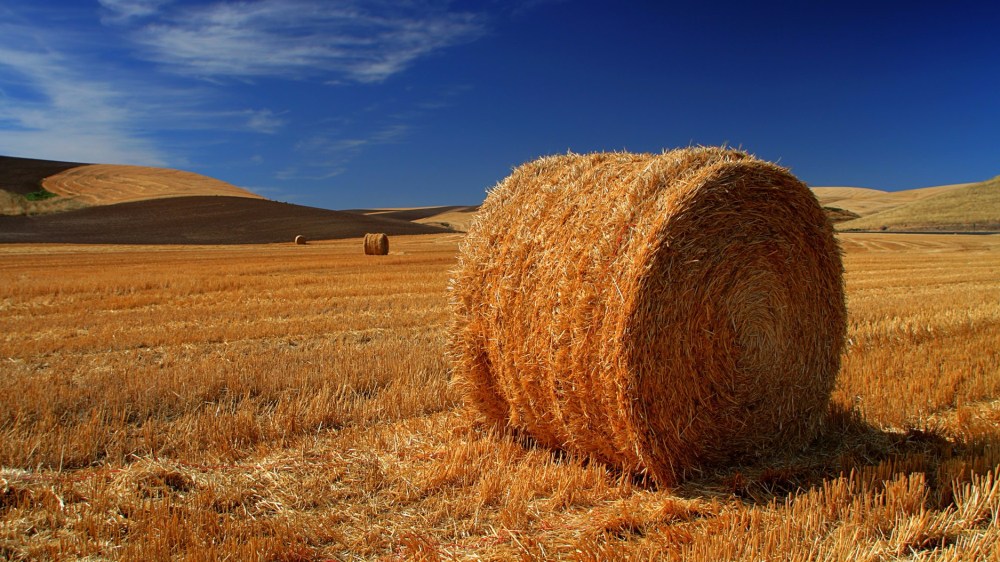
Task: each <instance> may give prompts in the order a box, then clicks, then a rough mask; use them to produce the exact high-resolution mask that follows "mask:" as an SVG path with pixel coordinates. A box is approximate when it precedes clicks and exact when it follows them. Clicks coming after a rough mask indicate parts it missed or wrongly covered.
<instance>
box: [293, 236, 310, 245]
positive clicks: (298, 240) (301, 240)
mask: <svg viewBox="0 0 1000 562" xmlns="http://www.w3.org/2000/svg"><path fill="white" fill-rule="evenodd" d="M307 242H308V241H307V240H306V237H305V236H302V235H301V234H299V235H298V236H296V237H295V243H296V244H299V245H305V244H306V243H307Z"/></svg>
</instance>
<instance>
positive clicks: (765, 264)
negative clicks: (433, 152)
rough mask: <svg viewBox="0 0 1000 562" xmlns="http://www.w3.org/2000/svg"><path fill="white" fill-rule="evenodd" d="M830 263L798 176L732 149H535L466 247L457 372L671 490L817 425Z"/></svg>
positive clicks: (586, 448) (836, 296)
mask: <svg viewBox="0 0 1000 562" xmlns="http://www.w3.org/2000/svg"><path fill="white" fill-rule="evenodd" d="M842 277H843V267H842V265H841V260H840V251H839V248H838V245H837V242H836V240H835V238H834V235H833V230H832V228H831V226H830V223H829V222H828V220H827V218H826V216H825V214H824V213H823V210H822V208H821V207H820V205H819V204H818V203H817V201H816V198H815V197H814V196H813V194H812V193H811V192H810V190H809V189H808V188H807V187H806V186H805V185H804V184H803V183H802V182H800V181H799V180H797V179H796V178H795V177H794V176H792V175H791V174H790V173H789V172H788V171H787V170H785V169H784V168H780V167H778V166H776V165H773V164H770V163H766V162H762V161H759V160H756V159H754V158H753V157H751V156H749V155H747V154H746V153H744V152H740V151H736V150H727V149H721V148H688V149H682V150H675V151H671V152H666V153H664V154H658V155H654V154H627V153H606V154H589V155H576V154H569V155H565V156H552V157H547V158H542V159H540V160H537V161H534V162H531V163H528V164H525V165H523V166H521V167H520V168H517V169H516V170H514V172H513V173H512V174H511V175H510V177H508V178H507V179H505V180H504V181H502V182H501V183H500V184H498V185H497V186H496V187H495V188H494V189H493V190H492V191H491V192H490V194H489V196H488V197H487V199H486V201H485V203H484V204H483V207H482V209H481V210H480V212H479V215H478V217H477V218H476V220H475V221H474V222H473V224H472V225H471V227H470V230H469V233H468V236H467V238H466V240H465V242H464V244H463V246H462V249H461V252H460V261H459V267H458V269H457V271H456V273H455V277H454V279H453V281H452V289H453V307H454V311H455V322H454V324H453V326H452V332H451V339H452V344H453V350H454V351H453V353H454V356H455V357H454V381H455V385H456V387H457V388H458V389H459V391H460V393H461V394H462V395H464V397H465V399H466V402H467V403H468V404H469V405H470V406H471V407H472V409H473V412H475V413H478V414H479V415H480V416H481V417H485V418H486V419H487V420H490V421H492V422H495V423H497V424H500V425H502V426H506V427H509V428H512V429H513V430H515V431H516V432H520V433H526V434H528V435H530V436H532V437H533V438H534V439H535V440H536V441H537V442H540V443H542V444H545V445H548V446H551V447H556V448H560V449H564V450H567V451H570V452H573V453H577V454H581V455H585V456H589V457H593V458H597V459H600V460H603V461H605V462H607V463H611V464H613V465H616V466H618V467H620V468H622V469H624V470H626V471H630V472H634V473H638V474H645V475H647V476H649V477H651V478H652V479H653V480H654V481H655V482H657V483H659V484H661V485H672V484H675V483H677V482H678V481H680V480H681V479H683V478H686V477H689V476H691V475H692V474H693V473H696V472H699V471H701V470H703V469H705V468H710V467H718V466H720V465H726V464H729V463H733V462H742V461H747V460H751V459H752V458H753V457H756V456H759V455H761V454H764V453H768V452H770V451H773V450H774V449H775V448H778V449H787V448H790V447H798V446H801V445H804V444H806V443H807V442H808V441H809V440H810V438H811V437H813V436H814V435H815V432H816V431H817V429H818V427H819V425H820V423H821V420H822V417H823V414H824V412H825V410H826V408H827V404H828V401H829V396H830V392H831V390H832V388H833V385H834V379H835V376H836V373H837V371H838V369H839V366H840V353H841V350H842V347H843V341H844V333H845V327H846V310H845V305H844V289H843V281H842Z"/></svg>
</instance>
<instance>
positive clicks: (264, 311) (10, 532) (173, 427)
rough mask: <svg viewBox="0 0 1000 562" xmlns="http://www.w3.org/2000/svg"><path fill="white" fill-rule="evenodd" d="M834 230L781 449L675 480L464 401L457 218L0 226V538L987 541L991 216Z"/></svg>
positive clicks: (992, 364) (115, 549)
mask: <svg viewBox="0 0 1000 562" xmlns="http://www.w3.org/2000/svg"><path fill="white" fill-rule="evenodd" d="M942 240H944V239H943V238H941V237H936V238H935V237H907V236H876V235H842V236H841V241H842V243H843V245H844V246H845V249H846V255H845V265H846V268H847V289H848V303H849V311H850V324H849V328H848V349H847V351H846V352H845V355H844V358H843V370H842V373H841V375H840V378H839V380H838V383H837V388H836V389H835V391H834V397H833V403H834V404H833V405H834V411H833V412H832V413H831V414H830V415H829V416H828V418H827V420H826V426H827V428H826V430H825V431H824V433H823V434H821V436H820V438H819V439H818V440H817V441H816V442H815V443H814V444H813V446H812V447H811V449H810V451H809V453H808V454H806V455H798V456H784V457H779V458H775V459H772V460H771V461H770V462H769V463H767V464H765V465H757V466H742V467H729V468H721V469H719V470H718V471H716V472H711V473H705V474H703V475H701V476H700V477H698V478H696V479H694V480H692V481H689V482H686V483H684V484H683V485H681V486H679V487H676V488H674V489H669V490H668V489H660V490H657V489H652V488H649V487H644V486H642V485H640V484H638V483H636V482H633V481H632V479H631V478H629V477H627V476H625V475H622V474H619V473H617V472H615V471H614V470H611V469H609V468H607V467H606V466H604V465H602V464H600V463H596V462H586V460H585V459H579V458H574V457H570V456H565V455H560V454H556V453H553V452H552V451H550V450H548V449H544V448H536V447H533V446H531V443H530V442H523V441H517V440H514V439H512V438H510V437H507V436H504V435H499V434H497V433H495V432H493V431H492V430H488V429H484V428H481V427H477V426H475V425H472V424H470V422H469V421H467V420H468V418H467V417H466V416H464V415H463V414H462V411H461V408H460V406H459V404H458V401H457V396H456V395H455V394H454V392H453V391H452V390H451V389H450V388H449V385H448V383H449V380H448V379H449V357H448V356H449V350H448V349H447V343H446V331H447V325H448V322H449V316H450V315H449V309H448V305H447V301H448V294H447V290H446V287H447V283H448V277H449V270H450V269H451V268H453V267H454V264H455V256H456V248H457V245H458V241H459V238H457V237H455V236H427V237H412V238H399V239H395V238H394V240H393V244H394V247H393V254H392V255H390V256H388V257H386V258H383V259H379V260H371V259H370V258H367V259H366V257H365V256H364V255H360V252H359V251H358V244H357V241H356V240H353V241H343V242H318V243H313V244H310V245H309V246H307V247H305V248H296V247H294V246H292V245H274V246H266V247H260V246H257V247H249V246H247V247H227V248H219V247H203V248H195V247H192V248H181V249H176V248H165V247H135V248H130V247H113V246H104V247H73V248H69V247H61V246H5V247H2V248H0V252H2V253H3V258H2V260H0V281H2V283H0V312H2V314H0V364H2V372H3V377H0V465H2V466H3V467H4V469H3V472H2V473H0V553H2V555H3V556H4V557H8V558H14V559H19V558H25V559H27V558H46V557H49V558H54V557H59V556H63V557H65V556H93V557H104V558H112V559H135V558H138V557H145V558H161V559H162V558H167V557H171V556H172V557H178V558H182V559H190V560H213V559H220V558H224V557H227V556H228V557H232V558H235V559H254V558H259V559H272V560H313V559H361V558H365V559H371V558H375V559H378V558H382V559H421V558H422V559H471V558H477V557H478V558H481V559H509V558H511V557H518V556H523V557H529V558H530V557H534V558H544V557H549V558H575V559H586V560H597V559H602V560H603V559H616V558H617V559H634V558H636V557H654V558H656V557H660V558H668V559H669V558H678V559H680V558H685V559H691V560H716V559H727V558H728V559H746V560H750V559H754V560H757V559H766V558H769V557H770V558H774V559H808V558H823V557H827V558H839V559H847V558H857V559H869V560H878V559H888V558H892V557H896V556H911V555H912V556H914V557H916V558H921V557H926V556H929V555H935V556H940V557H941V558H945V559H947V558H948V557H949V556H950V557H952V558H954V559H959V558H962V557H964V558H969V557H971V556H976V555H977V553H978V554H981V555H983V556H985V555H987V554H990V553H992V554H993V555H996V554H998V551H997V548H998V546H997V539H998V538H1000V533H998V532H997V527H996V524H995V522H994V521H995V518H996V517H997V515H998V512H1000V487H998V485H997V481H996V474H995V470H996V466H997V465H998V461H1000V458H998V457H1000V454H998V453H997V452H996V451H997V448H996V445H997V442H998V440H1000V428H998V425H997V424H998V423H1000V400H998V398H1000V376H998V375H1000V354H998V352H997V351H996V350H998V349H1000V306H998V305H997V304H996V303H997V302H1000V252H998V251H1000V242H997V241H994V240H993V239H992V238H988V237H969V238H964V237H951V238H948V239H947V240H948V242H942Z"/></svg>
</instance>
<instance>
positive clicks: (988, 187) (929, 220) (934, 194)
mask: <svg viewBox="0 0 1000 562" xmlns="http://www.w3.org/2000/svg"><path fill="white" fill-rule="evenodd" d="M947 187H949V189H943V188H937V189H935V188H928V190H934V191H929V193H927V194H925V195H926V196H924V197H918V198H914V199H912V200H910V201H908V202H905V203H902V204H900V205H897V206H894V207H891V208H888V209H885V210H882V211H879V212H875V213H872V214H869V215H866V216H862V217H861V218H858V219H854V220H851V221H846V222H844V223H841V224H840V225H839V227H840V228H841V229H842V230H895V231H900V230H909V231H935V230H937V231H963V232H967V231H984V230H986V231H996V230H1000V176H997V177H995V178H993V179H991V180H987V181H984V182H980V183H975V184H966V185H961V186H947ZM928 190H915V191H928ZM903 193H906V192H903Z"/></svg>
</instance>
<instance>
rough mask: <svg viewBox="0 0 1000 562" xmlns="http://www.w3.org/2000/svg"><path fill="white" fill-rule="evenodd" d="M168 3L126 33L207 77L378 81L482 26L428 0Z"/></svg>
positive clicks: (182, 68)
mask: <svg viewBox="0 0 1000 562" xmlns="http://www.w3.org/2000/svg"><path fill="white" fill-rule="evenodd" d="M103 1H109V0H103ZM113 1H114V2H122V1H123V0H113ZM133 1H135V0H133ZM174 8H175V9H173V10H170V11H169V13H161V14H158V15H157V17H156V18H155V19H154V20H153V21H151V22H149V23H146V24H144V25H142V26H137V28H136V29H135V32H134V33H133V34H132V35H131V37H132V39H133V40H134V41H135V42H136V43H138V44H139V45H140V46H141V47H142V49H143V54H144V56H146V57H148V58H150V59H151V60H153V61H156V62H158V63H161V64H163V65H165V66H166V67H167V68H170V69H172V70H173V71H176V72H178V73H183V74H188V75H195V76H200V77H206V78H219V77H230V78H233V77H235V78H244V79H245V78H255V77H282V78H307V77H323V78H325V79H327V80H328V81H330V82H334V83H335V82H336V81H337V80H340V79H347V80H351V81H355V82H365V83H371V82H380V81H382V80H385V79H386V78H388V77H389V76H392V75H393V74H396V73H398V72H400V71H402V70H404V69H406V68H408V67H409V66H410V65H411V64H413V62H414V61H416V60H417V59H419V58H421V57H424V56H427V55H429V54H431V53H433V52H435V51H437V50H440V49H442V48H445V47H448V46H451V45H454V44H457V43H460V42H463V41H468V40H471V39H474V38H475V37H477V36H479V35H480V34H481V33H482V32H483V25H482V23H481V22H480V21H479V19H478V17H477V16H475V15H473V14H470V13H456V12H450V11H448V10H447V9H445V8H446V6H444V5H439V4H435V3H433V2H431V1H430V0H426V1H419V0H418V1H414V2H406V3H400V2H391V1H386V0H348V1H344V2H336V3H334V2H328V1H326V0H257V1H254V2H239V3H223V2H219V3H214V4H209V5H203V6H183V7H182V6H175V7H174Z"/></svg>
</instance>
